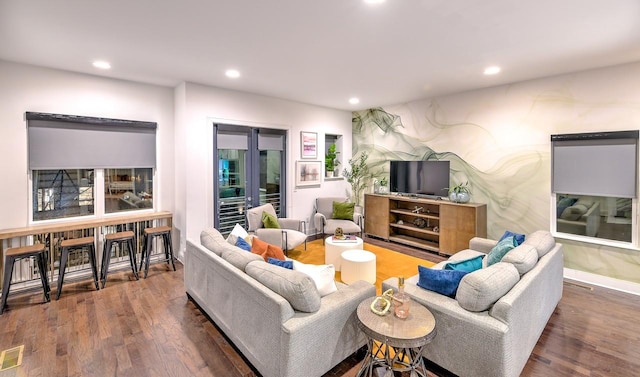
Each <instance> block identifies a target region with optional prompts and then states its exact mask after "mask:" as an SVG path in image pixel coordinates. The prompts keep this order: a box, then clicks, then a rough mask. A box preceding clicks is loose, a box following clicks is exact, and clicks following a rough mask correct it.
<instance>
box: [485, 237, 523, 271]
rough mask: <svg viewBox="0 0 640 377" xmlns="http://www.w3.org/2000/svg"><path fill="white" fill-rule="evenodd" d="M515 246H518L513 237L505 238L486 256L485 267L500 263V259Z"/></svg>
mask: <svg viewBox="0 0 640 377" xmlns="http://www.w3.org/2000/svg"><path fill="white" fill-rule="evenodd" d="M516 246H518V244H517V243H516V239H515V237H513V236H510V237H507V238H505V239H503V240H502V241H500V242H498V243H497V244H496V246H494V247H493V249H491V251H490V252H489V254H488V255H487V266H491V265H492V264H495V263H498V262H500V260H502V257H504V256H505V255H506V254H507V253H508V252H509V251H510V250H513V248H515V247H516Z"/></svg>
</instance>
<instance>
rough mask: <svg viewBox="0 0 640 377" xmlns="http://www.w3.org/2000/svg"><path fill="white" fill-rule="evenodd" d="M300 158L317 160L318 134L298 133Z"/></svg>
mask: <svg viewBox="0 0 640 377" xmlns="http://www.w3.org/2000/svg"><path fill="white" fill-rule="evenodd" d="M300 148H301V151H300V156H302V158H318V134H317V133H316V132H305V131H301V132H300Z"/></svg>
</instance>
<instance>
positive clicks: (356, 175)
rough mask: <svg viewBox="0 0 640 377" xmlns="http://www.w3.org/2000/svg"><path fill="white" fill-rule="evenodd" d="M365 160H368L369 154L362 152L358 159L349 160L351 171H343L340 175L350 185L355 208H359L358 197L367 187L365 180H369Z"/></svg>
mask: <svg viewBox="0 0 640 377" xmlns="http://www.w3.org/2000/svg"><path fill="white" fill-rule="evenodd" d="M367 158H369V154H368V153H367V152H366V151H365V152H362V153H361V154H360V157H358V158H352V159H350V160H349V166H350V167H351V169H344V170H343V171H342V175H343V176H344V178H345V179H346V180H347V182H349V184H350V185H351V193H352V195H353V201H354V203H356V206H360V197H361V196H362V193H363V191H364V189H366V188H367V187H368V186H369V183H368V181H367V179H369V178H370V176H369V166H368V165H367Z"/></svg>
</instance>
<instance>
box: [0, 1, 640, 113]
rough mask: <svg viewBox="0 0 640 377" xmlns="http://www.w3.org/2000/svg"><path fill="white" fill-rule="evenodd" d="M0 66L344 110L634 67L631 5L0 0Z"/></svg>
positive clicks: (638, 37)
mask: <svg viewBox="0 0 640 377" xmlns="http://www.w3.org/2000/svg"><path fill="white" fill-rule="evenodd" d="M0 59H2V60H7V61H14V62H20V63H27V64H34V65H39V66H45V67H52V68H57V69H63V70H69V71H74V72H83V73H90V74H95V75H102V76H107V77H113V78H120V79H125V80H133V81H140V82H145V83H152V84H158V85H165V86H171V87H173V86H175V85H177V84H178V83H180V82H183V81H188V82H194V83H200V84H205V85H211V86H216V87H221V88H229V89H234V90H240V91H246V92H252V93H258V94H263V95H267V96H273V97H279V98H284V99H289V100H294V101H299V102H304V103H310V104H315V105H321V106H328V107H332V108H337V109H345V110H358V109H365V108H370V107H375V106H382V105H392V104H398V103H402V102H406V101H410V100H416V99H420V98H426V97H431V96H435V95H443V94H448V93H455V92H461V91H466V90H471V89H476V88H483V87H489V86H495V85H499V84H505V83H510V82H517V81H522V80H528V79H532V78H538V77H545V76H552V75H556V74H562V73H566V72H574V71H581V70H585V69H591V68H598V67H604V66H610V65H616V64H621V63H628V62H634V61H640V1H638V0H615V1H606V0H526V1H514V0H386V2H385V3H383V4H378V5H368V4H366V3H365V2H364V1H363V0H315V1H310V0H227V1H224V0H180V1H179V0H109V1H98V0H56V1H50V0H21V1H18V0H0ZM95 59H104V60H108V61H110V62H111V64H112V66H113V68H112V69H111V70H109V71H99V70H97V69H96V68H94V67H92V66H91V62H92V61H93V60H95ZM488 65H499V66H501V67H502V72H501V73H500V74H498V75H495V76H484V75H483V74H482V71H483V69H484V68H485V67H486V66H488ZM228 68H236V69H238V70H239V71H240V72H241V74H242V76H241V77H240V78H239V79H236V80H231V79H229V78H227V77H226V76H225V75H224V72H225V70H226V69H228ZM0 85H1V83H0ZM353 96H356V97H359V98H360V100H361V102H360V103H359V104H357V105H351V104H349V103H348V99H349V98H350V97H353Z"/></svg>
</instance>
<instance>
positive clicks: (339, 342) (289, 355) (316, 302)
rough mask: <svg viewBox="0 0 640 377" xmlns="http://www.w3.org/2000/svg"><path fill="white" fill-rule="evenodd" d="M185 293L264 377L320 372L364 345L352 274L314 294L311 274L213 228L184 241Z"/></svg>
mask: <svg viewBox="0 0 640 377" xmlns="http://www.w3.org/2000/svg"><path fill="white" fill-rule="evenodd" d="M184 279H185V288H186V291H187V295H188V296H189V298H190V299H192V300H193V301H194V302H195V303H196V304H197V305H198V306H199V307H200V308H201V309H202V310H203V311H204V312H206V314H207V315H208V316H209V317H210V318H211V320H212V321H213V322H214V323H215V324H216V325H217V326H218V327H219V328H220V329H221V330H222V331H223V332H224V334H225V335H226V336H227V337H228V338H229V339H230V340H231V341H232V342H233V344H234V345H235V346H236V347H237V348H238V349H239V350H240V352H241V353H242V354H243V355H244V356H245V357H246V358H247V360H249V362H250V363H251V364H252V365H253V366H254V367H255V368H256V369H257V370H258V371H259V372H260V374H261V375H262V376H264V377H299V376H322V375H323V374H324V373H326V372H327V371H329V370H330V369H331V368H333V367H334V366H335V365H337V364H338V363H340V362H341V361H343V360H344V359H345V358H347V357H348V356H349V355H351V354H352V353H353V352H355V351H357V350H358V349H359V348H360V347H362V346H363V345H364V344H365V337H364V334H363V333H362V332H361V330H360V329H359V328H358V324H357V318H356V317H355V312H356V308H357V306H358V304H359V303H360V302H361V301H362V300H364V299H365V298H368V297H372V296H375V293H376V291H375V286H374V285H373V284H370V283H367V282H364V281H358V282H356V283H354V284H351V285H349V286H347V285H344V284H341V283H336V285H337V288H338V290H337V291H335V292H333V293H330V294H328V295H325V296H324V297H320V295H319V292H318V290H317V289H316V286H315V283H314V282H313V280H311V278H309V277H308V276H306V275H304V274H302V273H301V272H299V271H293V270H287V269H284V268H282V267H279V266H274V265H272V264H269V263H266V262H264V260H263V259H262V257H260V256H259V255H256V254H252V253H250V252H247V251H244V250H241V249H239V248H238V247H236V246H232V245H231V244H229V243H228V242H226V240H225V239H224V238H223V237H222V236H221V235H220V233H219V232H218V231H217V230H215V229H213V228H211V229H207V230H205V231H203V232H202V234H201V240H200V242H194V241H192V240H188V241H187V250H186V254H185V267H184Z"/></svg>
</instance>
